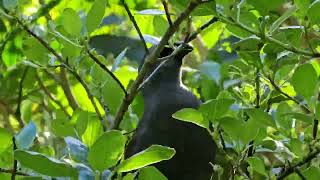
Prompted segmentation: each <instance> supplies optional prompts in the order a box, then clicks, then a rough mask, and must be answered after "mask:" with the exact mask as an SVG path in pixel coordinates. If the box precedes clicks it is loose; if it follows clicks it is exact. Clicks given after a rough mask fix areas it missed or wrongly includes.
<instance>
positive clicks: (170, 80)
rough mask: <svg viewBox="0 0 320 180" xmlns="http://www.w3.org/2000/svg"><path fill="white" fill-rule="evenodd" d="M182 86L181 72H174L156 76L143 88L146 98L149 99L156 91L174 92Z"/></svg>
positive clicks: (178, 70)
mask: <svg viewBox="0 0 320 180" xmlns="http://www.w3.org/2000/svg"><path fill="white" fill-rule="evenodd" d="M180 85H181V70H180V69H177V70H172V71H168V72H166V73H163V72H162V73H159V74H155V75H154V76H153V77H152V78H150V79H149V81H148V82H147V83H146V84H145V86H144V87H143V88H142V94H143V96H144V97H149V96H151V95H153V94H154V92H155V91H161V90H165V91H166V90H173V89H176V88H179V87H180Z"/></svg>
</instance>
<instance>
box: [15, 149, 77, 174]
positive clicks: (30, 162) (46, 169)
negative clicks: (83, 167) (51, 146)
mask: <svg viewBox="0 0 320 180" xmlns="http://www.w3.org/2000/svg"><path fill="white" fill-rule="evenodd" d="M14 157H15V159H17V160H18V161H19V162H20V163H21V164H22V165H23V166H24V167H26V168H29V169H32V170H34V171H36V172H38V173H41V174H43V175H48V176H54V177H66V176H68V177H76V176H77V175H78V172H77V170H76V169H74V168H73V167H72V166H71V165H69V164H66V163H64V162H62V161H60V160H57V159H54V158H51V157H47V156H45V155H43V154H40V153H37V152H32V151H22V150H16V151H15V152H14Z"/></svg>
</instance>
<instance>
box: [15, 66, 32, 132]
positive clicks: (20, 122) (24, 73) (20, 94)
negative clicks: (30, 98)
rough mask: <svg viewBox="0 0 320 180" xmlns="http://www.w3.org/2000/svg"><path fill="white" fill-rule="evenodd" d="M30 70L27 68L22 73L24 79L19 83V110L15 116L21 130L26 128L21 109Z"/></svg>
mask: <svg viewBox="0 0 320 180" xmlns="http://www.w3.org/2000/svg"><path fill="white" fill-rule="evenodd" d="M28 69H29V67H26V68H25V69H24V71H23V73H22V77H21V80H20V82H19V94H18V100H17V101H18V102H17V109H16V112H15V116H16V118H17V120H18V122H19V126H20V128H23V127H24V122H23V120H22V118H21V110H20V107H21V102H22V95H23V82H24V80H25V78H26V76H27V72H28Z"/></svg>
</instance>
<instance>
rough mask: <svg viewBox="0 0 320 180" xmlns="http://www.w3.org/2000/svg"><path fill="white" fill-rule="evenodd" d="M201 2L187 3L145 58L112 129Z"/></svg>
mask: <svg viewBox="0 0 320 180" xmlns="http://www.w3.org/2000/svg"><path fill="white" fill-rule="evenodd" d="M201 2H202V1H200V0H192V1H191V2H190V3H189V5H188V7H187V8H186V9H185V10H184V11H183V12H182V13H181V14H180V15H179V16H178V18H177V19H176V20H175V21H174V23H173V24H172V26H169V28H168V29H167V31H166V33H165V34H164V36H163V37H162V39H161V41H160V43H159V44H158V45H157V47H156V48H155V49H154V50H153V51H152V52H151V53H150V54H149V55H148V56H147V57H146V59H145V62H144V64H143V65H142V68H141V70H140V73H139V75H138V77H137V79H136V80H135V81H134V82H133V84H132V86H131V87H130V89H129V90H128V96H127V97H125V98H124V99H123V100H122V103H121V105H120V107H119V109H118V111H117V114H116V117H115V120H114V125H113V127H112V128H113V129H118V128H119V125H120V122H121V120H122V119H123V116H124V114H125V113H126V112H127V110H128V107H129V105H130V104H131V103H132V101H133V99H134V97H135V96H136V94H137V92H138V88H139V86H140V84H141V83H142V82H143V80H144V77H145V75H146V74H147V72H148V70H149V68H150V67H151V66H152V65H153V64H154V63H156V62H157V57H158V56H159V54H160V52H161V51H162V50H163V48H164V46H165V45H166V44H167V43H168V41H169V39H170V38H171V36H172V35H173V34H174V33H175V32H176V31H177V29H178V27H179V26H180V24H181V23H182V21H183V20H185V19H186V18H187V17H188V16H189V15H190V13H191V12H192V11H193V10H194V9H195V8H196V7H197V6H198V5H199V4H200V3H201Z"/></svg>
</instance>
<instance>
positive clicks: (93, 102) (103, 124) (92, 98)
mask: <svg viewBox="0 0 320 180" xmlns="http://www.w3.org/2000/svg"><path fill="white" fill-rule="evenodd" d="M71 73H72V74H73V76H74V77H75V78H76V79H77V80H78V81H79V82H80V84H81V85H82V86H83V88H84V89H85V91H86V93H87V96H88V97H89V99H90V101H91V104H92V105H93V108H94V110H95V111H96V114H97V116H98V118H99V119H100V121H101V124H102V127H103V130H104V131H106V130H107V127H106V124H105V122H104V119H103V117H102V115H101V113H100V111H99V109H98V106H97V104H96V102H95V100H94V97H93V95H92V94H91V93H90V90H89V87H88V86H87V84H86V83H85V82H84V81H83V80H82V79H81V77H80V75H79V74H78V73H76V72H75V71H71Z"/></svg>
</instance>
